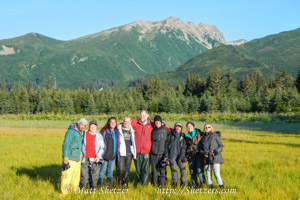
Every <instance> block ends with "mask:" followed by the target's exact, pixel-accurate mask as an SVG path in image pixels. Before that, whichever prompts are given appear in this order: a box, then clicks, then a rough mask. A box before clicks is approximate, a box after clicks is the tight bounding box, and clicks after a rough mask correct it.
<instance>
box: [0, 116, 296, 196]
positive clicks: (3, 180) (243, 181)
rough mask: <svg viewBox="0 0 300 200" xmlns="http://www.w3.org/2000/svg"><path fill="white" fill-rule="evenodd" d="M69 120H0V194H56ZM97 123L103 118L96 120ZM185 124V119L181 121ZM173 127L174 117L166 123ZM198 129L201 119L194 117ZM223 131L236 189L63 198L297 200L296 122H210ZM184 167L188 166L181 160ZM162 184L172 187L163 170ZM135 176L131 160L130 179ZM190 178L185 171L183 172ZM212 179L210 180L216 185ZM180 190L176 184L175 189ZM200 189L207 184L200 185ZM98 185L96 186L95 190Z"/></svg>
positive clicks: (134, 190) (229, 181)
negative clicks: (180, 193)
mask: <svg viewBox="0 0 300 200" xmlns="http://www.w3.org/2000/svg"><path fill="white" fill-rule="evenodd" d="M69 123H70V121H30V120H29V121H20V120H19V121H18V120H17V121H15V120H1V121H0V148H1V154H0V188H1V189H0V199H58V198H60V192H59V188H60V174H61V172H60V164H61V159H62V158H61V147H62V143H63V138H64V134H65V132H66V128H67V127H68V125H69ZM99 123H100V124H101V125H103V124H104V123H105V121H100V122H99ZM184 123H185V122H184ZM166 124H167V125H169V126H173V124H174V122H173V121H168V122H167V123H166ZM195 124H196V126H197V127H200V128H201V129H202V127H203V125H204V122H196V123H195ZM213 127H214V129H215V130H220V131H221V132H222V139H223V143H224V150H223V153H222V154H223V157H224V164H222V165H221V176H222V179H223V182H224V185H225V188H236V189H237V191H236V193H235V194H183V195H175V194H173V195H171V196H169V195H168V194H159V193H158V192H157V188H153V187H152V186H151V185H148V186H146V187H143V186H137V187H134V185H133V183H132V182H131V183H130V185H129V192H128V193H127V194H123V195H121V194H100V195H99V194H73V195H68V196H67V197H66V199H101V198H104V199H145V200H146V199H174V198H176V199H179V198H180V199H298V198H299V196H300V192H299V191H300V168H299V155H298V153H299V148H300V135H299V134H297V132H298V133H299V130H300V124H299V123H291V124H289V123H286V122H268V123H263V122H238V123H213ZM186 168H187V169H188V166H187V164H186ZM167 174H168V176H167V177H168V180H167V185H166V187H165V188H171V186H170V181H171V172H170V169H169V168H168V170H167ZM134 177H135V167H134V164H133V163H132V166H131V171H130V178H131V180H133V179H134ZM187 180H188V181H189V180H190V178H189V173H188V172H187ZM213 181H214V185H217V184H216V182H215V179H214V180H213ZM177 189H179V188H177ZM204 189H207V187H206V186H205V187H204ZM99 191H100V190H98V192H99Z"/></svg>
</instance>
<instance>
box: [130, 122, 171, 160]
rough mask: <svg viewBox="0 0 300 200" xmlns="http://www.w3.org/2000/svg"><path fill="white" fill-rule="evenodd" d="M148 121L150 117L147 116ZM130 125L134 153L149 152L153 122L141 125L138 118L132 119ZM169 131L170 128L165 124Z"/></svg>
mask: <svg viewBox="0 0 300 200" xmlns="http://www.w3.org/2000/svg"><path fill="white" fill-rule="evenodd" d="M148 120H149V121H150V119H149V118H148ZM131 126H132V128H133V129H134V135H135V146H136V153H140V154H149V153H150V152H151V146H152V141H151V135H152V130H153V127H154V122H151V121H150V123H148V124H146V125H143V124H142V123H141V122H140V121H139V120H132V121H131ZM166 127H167V128H168V129H169V131H170V132H172V131H173V129H172V128H169V127H168V126H166Z"/></svg>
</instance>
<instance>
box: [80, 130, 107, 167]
mask: <svg viewBox="0 0 300 200" xmlns="http://www.w3.org/2000/svg"><path fill="white" fill-rule="evenodd" d="M85 147H86V132H84V134H83V141H82V154H83V157H82V161H81V162H82V163H85ZM95 150H96V152H95V153H96V157H98V158H100V159H102V154H103V152H104V140H103V136H102V135H101V133H99V132H98V131H96V137H95Z"/></svg>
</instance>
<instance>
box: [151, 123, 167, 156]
mask: <svg viewBox="0 0 300 200" xmlns="http://www.w3.org/2000/svg"><path fill="white" fill-rule="evenodd" d="M168 135H169V129H168V128H167V127H165V125H164V124H162V126H161V127H159V128H157V127H154V129H153V130H152V135H151V141H152V146H151V153H152V154H155V155H163V154H164V153H165V147H166V141H167V137H168Z"/></svg>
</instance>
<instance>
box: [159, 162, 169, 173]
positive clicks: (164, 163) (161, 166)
mask: <svg viewBox="0 0 300 200" xmlns="http://www.w3.org/2000/svg"><path fill="white" fill-rule="evenodd" d="M168 165H170V161H169V160H162V161H160V162H158V163H157V165H156V170H158V171H159V170H161V169H162V168H166V167H167V166H168Z"/></svg>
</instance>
